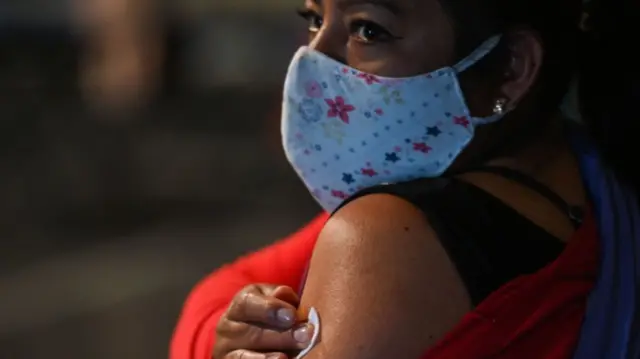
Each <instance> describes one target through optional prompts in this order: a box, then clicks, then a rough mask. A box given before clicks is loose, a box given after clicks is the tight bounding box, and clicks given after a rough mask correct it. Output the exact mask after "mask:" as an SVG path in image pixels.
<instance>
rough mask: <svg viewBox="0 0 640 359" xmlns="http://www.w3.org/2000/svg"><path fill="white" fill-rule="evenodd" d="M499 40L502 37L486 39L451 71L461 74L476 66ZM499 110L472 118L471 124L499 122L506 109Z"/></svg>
mask: <svg viewBox="0 0 640 359" xmlns="http://www.w3.org/2000/svg"><path fill="white" fill-rule="evenodd" d="M501 38H502V35H495V36H491V37H490V38H489V39H487V40H486V41H484V42H483V43H482V44H480V46H478V47H477V48H476V49H475V50H473V52H471V54H469V55H468V56H467V57H465V58H464V59H462V60H461V61H460V62H458V63H457V64H455V65H453V69H454V70H455V71H456V73H461V72H463V71H465V70H467V69H468V68H470V67H471V66H473V65H474V64H476V63H477V62H478V61H480V60H481V59H482V58H484V57H485V56H487V54H489V53H490V52H491V51H493V49H495V48H496V47H497V46H498V44H499V43H500V39H501ZM501 108H502V110H501V111H494V113H493V114H492V115H491V116H488V117H482V118H479V117H472V118H471V121H472V122H473V124H474V125H484V124H488V123H492V122H496V121H498V120H500V119H501V118H502V117H503V116H504V114H505V113H506V109H504V104H503V105H501Z"/></svg>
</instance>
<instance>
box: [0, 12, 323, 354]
mask: <svg viewBox="0 0 640 359" xmlns="http://www.w3.org/2000/svg"><path fill="white" fill-rule="evenodd" d="M299 5H300V4H299V3H298V2H296V1H291V0H278V1H276V0H271V1H267V2H259V1H257V0H242V1H240V0H233V1H231V0H228V1H216V0H206V1H205V0H189V1H186V0H185V1H177V0H176V1H164V2H161V1H160V0H0V119H1V121H0V173H1V174H2V175H1V176H0V198H1V200H0V235H1V238H2V239H3V241H2V251H0V358H2V359H38V358H47V359H58V358H60V359H63V358H64V359H75V358H78V359H80V358H82V359H87V358H91V359H102V358H105V359H107V358H108V359H116V358H117V359H129V358H130V359H158V358H163V357H166V356H167V347H168V342H169V338H170V336H171V332H172V329H173V326H174V324H175V322H176V319H177V316H178V314H179V311H180V307H181V305H182V301H183V300H184V299H185V296H186V295H187V293H188V291H189V290H190V289H191V287H192V286H193V285H194V284H195V283H196V282H197V281H198V280H199V279H200V278H202V277H203V276H205V275H206V274H207V273H209V272H211V271H212V270H213V269H215V268H216V267H218V266H219V265H221V264H222V263H224V262H226V261H229V260H232V259H233V258H234V257H236V256H237V255H239V254H242V253H246V252H247V251H249V250H252V249H256V248H258V247H260V246H262V245H265V244H267V243H269V242H271V241H273V240H275V239H277V238H279V237H282V236H284V235H286V234H287V233H289V232H291V231H293V230H294V229H296V228H297V227H299V226H301V225H302V224H303V223H304V222H305V221H307V220H309V219H310V218H311V217H312V216H313V215H314V214H315V213H316V212H317V211H318V207H317V206H316V205H315V203H313V201H312V200H311V199H310V197H309V196H308V195H307V194H306V192H305V190H304V189H303V187H302V185H301V184H300V183H299V181H298V180H297V178H296V177H295V175H294V174H293V172H292V171H290V169H289V167H288V164H287V163H286V161H285V159H284V156H283V154H282V151H281V148H280V139H279V107H280V92H281V84H282V81H283V77H284V73H285V70H286V67H287V64H288V61H289V59H290V57H291V55H292V54H293V51H294V50H295V48H296V47H297V46H298V45H299V43H300V40H301V39H303V38H304V24H303V23H302V22H301V21H299V20H297V19H296V18H295V15H294V11H293V10H294V9H295V7H296V6H299Z"/></svg>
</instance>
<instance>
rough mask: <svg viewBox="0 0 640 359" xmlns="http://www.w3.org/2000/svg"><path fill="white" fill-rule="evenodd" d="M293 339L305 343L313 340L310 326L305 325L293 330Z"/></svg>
mask: <svg viewBox="0 0 640 359" xmlns="http://www.w3.org/2000/svg"><path fill="white" fill-rule="evenodd" d="M293 339H295V340H296V341H297V342H298V343H301V344H304V343H307V342H309V341H310V340H311V330H310V328H309V326H307V325H303V326H301V327H299V328H297V329H296V330H294V331H293Z"/></svg>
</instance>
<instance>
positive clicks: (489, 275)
mask: <svg viewBox="0 0 640 359" xmlns="http://www.w3.org/2000/svg"><path fill="white" fill-rule="evenodd" d="M466 172H491V173H494V174H497V175H500V176H503V177H506V178H508V179H511V180H513V181H516V182H518V183H520V184H522V185H524V186H527V187H529V188H531V189H533V190H535V191H536V192H538V193H540V194H541V195H543V196H544V197H546V198H547V199H548V200H549V201H551V202H552V203H553V204H554V205H556V206H558V207H559V208H560V209H562V210H563V211H564V212H565V213H566V214H567V216H568V217H569V218H570V219H571V221H572V223H573V224H574V226H575V227H578V226H579V225H580V223H581V221H582V211H581V210H580V208H578V207H573V206H569V205H568V204H567V203H566V202H565V201H564V200H562V198H561V197H560V196H558V195H557V194H556V193H555V192H553V191H551V190H550V189H549V188H547V187H545V186H544V185H542V184H541V183H539V182H537V181H536V180H534V179H533V178H531V177H528V176H526V175H524V174H522V173H521V172H517V171H514V170H512V169H509V168H505V167H480V168H476V169H474V170H473V171H466ZM374 193H386V194H391V195H394V196H397V197H400V198H403V199H404V200H406V201H408V202H410V203H412V204H413V205H415V206H416V207H417V208H419V209H420V210H421V211H422V212H423V213H424V214H425V215H426V216H427V218H428V219H429V223H430V224H431V225H432V227H433V229H434V230H435V232H436V233H437V235H438V237H439V240H440V242H441V244H442V246H443V247H444V248H445V250H446V251H447V254H448V255H449V257H450V259H451V261H452V262H453V263H454V264H455V266H456V268H457V270H458V273H459V275H460V277H461V278H462V280H463V282H464V284H465V286H466V289H467V291H468V293H469V295H470V297H471V300H472V302H473V303H474V305H477V304H479V303H480V302H481V301H483V300H484V299H485V298H486V297H487V296H488V295H489V294H491V293H492V292H493V291H495V290H497V289H498V288H500V287H501V286H502V285H504V284H506V283H507V282H509V281H511V280H513V279H515V278H516V277H518V276H521V275H525V274H531V273H534V272H536V271H538V270H539V269H541V268H542V267H544V266H546V265H547V264H549V263H550V262H552V261H553V260H555V259H556V258H557V257H558V256H559V255H560V253H561V252H562V251H563V249H564V247H565V246H564V243H563V242H561V241H560V240H559V239H558V238H556V237H554V236H553V235H551V234H550V233H548V232H547V231H545V230H544V229H542V228H541V227H539V226H537V225H535V224H534V223H532V222H531V221H530V220H528V219H527V218H525V217H523V216H522V215H521V214H519V213H518V212H517V211H516V210H514V209H513V208H511V207H509V206H508V205H506V204H505V203H503V202H502V201H501V200H499V199H497V198H496V197H494V196H492V195H491V194H489V193H488V192H485V191H484V190H482V189H480V188H478V187H476V186H474V185H472V184H470V183H467V182H464V181H461V180H458V179H456V178H454V177H447V178H436V179H420V180H415V181H411V182H405V183H399V184H388V185H382V186H376V187H373V188H369V189H366V190H364V191H361V192H359V193H357V194H355V195H354V196H352V197H351V198H349V199H348V200H347V201H345V202H344V203H343V204H342V205H341V207H342V206H344V205H345V204H347V203H349V202H351V201H353V200H355V199H357V198H360V197H363V196H366V195H369V194H374ZM336 211H337V210H336ZM334 213H335V212H334Z"/></svg>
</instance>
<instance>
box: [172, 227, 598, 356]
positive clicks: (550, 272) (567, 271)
mask: <svg viewBox="0 0 640 359" xmlns="http://www.w3.org/2000/svg"><path fill="white" fill-rule="evenodd" d="M327 218H328V216H327V215H321V216H318V217H317V218H316V219H315V220H314V221H313V222H311V223H310V224H309V225H307V226H306V227H305V228H304V229H302V230H301V231H299V232H297V233H295V234H293V235H292V236H290V237H289V238H287V239H285V240H283V241H280V242H278V243H276V244H274V245H272V246H270V247H267V248H265V249H263V250H261V251H258V252H256V253H254V254H251V255H248V256H246V257H244V258H241V259H239V260H237V261H236V262H234V263H233V264H231V265H228V266H226V267H223V268H221V269H219V270H218V271H216V272H214V273H213V274H211V275H210V276H209V277H208V278H206V279H205V280H203V281H202V282H201V283H200V284H199V285H198V286H197V287H196V288H195V289H194V290H193V292H192V293H191V295H190V297H189V299H188V300H187V303H186V306H185V309H184V311H183V313H182V317H181V318H180V321H179V323H178V326H177V328H176V331H175V334H174V337H173V341H172V343H171V352H170V359H211V353H212V348H213V343H214V340H215V335H214V328H215V325H216V323H217V321H218V320H219V318H220V316H221V315H222V313H223V312H224V310H225V309H226V306H227V305H228V304H229V303H230V301H231V299H232V298H233V296H234V295H235V294H236V293H237V292H238V291H239V290H240V289H242V288H243V287H245V286H246V285H248V284H252V283H277V284H282V285H287V286H291V287H292V288H297V287H298V286H299V285H300V282H301V281H302V276H303V273H304V270H305V267H306V265H307V263H308V261H309V259H310V258H311V252H312V250H313V246H314V244H315V241H316V239H317V237H318V234H319V233H320V230H321V229H322V227H323V225H324V223H325V222H326V220H327ZM597 269H598V241H597V231H596V227H595V221H594V220H593V218H592V217H589V218H587V219H586V220H585V223H584V225H583V226H582V227H581V228H580V229H579V230H578V231H576V233H575V235H574V238H573V239H572V240H571V242H570V243H569V244H568V245H567V248H566V250H565V251H564V252H563V254H562V255H561V256H560V257H559V258H558V259H557V260H556V261H555V262H553V263H552V264H550V265H548V266H547V267H545V268H543V269H542V270H540V271H539V272H537V273H535V274H533V275H528V276H523V277H520V278H516V279H515V280H513V281H511V282H510V283H508V284H506V285H505V286H503V287H502V288H500V289H499V290H497V291H496V292H494V293H493V294H492V295H490V296H489V297H488V298H487V299H486V300H485V301H483V302H482V303H481V304H480V305H479V306H478V307H477V308H476V309H475V310H474V311H473V312H471V313H469V314H467V315H466V316H465V317H464V318H463V320H462V321H461V322H460V323H459V324H458V325H457V326H456V328H454V329H453V330H452V331H451V332H450V333H449V334H448V335H447V336H445V337H444V338H443V339H442V340H441V341H440V342H439V343H438V344H437V345H436V346H435V347H433V348H432V349H431V350H429V351H428V352H427V353H426V354H425V355H424V356H423V359H482V358H492V359H541V358H544V359H569V358H571V355H572V353H573V350H574V348H575V345H576V343H577V339H578V335H579V331H580V326H581V324H582V319H583V317H584V312H585V307H586V299H587V296H588V294H589V292H590V290H591V287H592V286H593V283H594V281H595V277H596V273H597Z"/></svg>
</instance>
